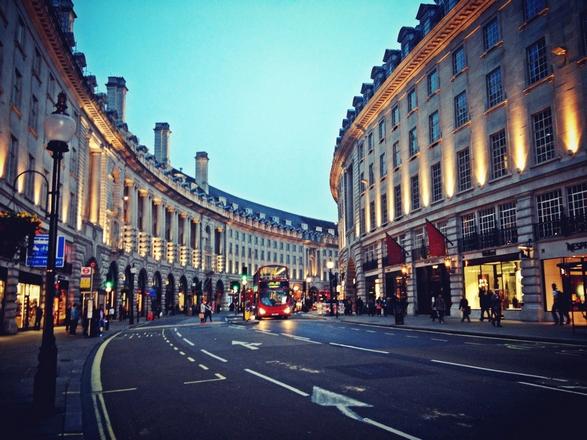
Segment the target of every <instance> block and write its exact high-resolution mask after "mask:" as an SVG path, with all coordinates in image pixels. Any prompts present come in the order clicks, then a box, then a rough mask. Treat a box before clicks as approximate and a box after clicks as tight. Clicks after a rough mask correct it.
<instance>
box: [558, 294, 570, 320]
mask: <svg viewBox="0 0 587 440" xmlns="http://www.w3.org/2000/svg"><path fill="white" fill-rule="evenodd" d="M559 297H560V299H559V310H560V313H559V315H560V325H563V324H570V323H571V315H570V311H571V307H572V301H571V295H570V294H569V292H567V291H566V290H564V289H563V291H562V292H561V293H560V296H559ZM563 321H564V322H563Z"/></svg>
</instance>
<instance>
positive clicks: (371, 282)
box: [365, 275, 382, 301]
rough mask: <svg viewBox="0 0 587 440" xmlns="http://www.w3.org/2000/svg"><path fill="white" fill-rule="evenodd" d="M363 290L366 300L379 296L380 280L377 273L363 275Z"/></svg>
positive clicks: (373, 299) (375, 298) (372, 299)
mask: <svg viewBox="0 0 587 440" xmlns="http://www.w3.org/2000/svg"><path fill="white" fill-rule="evenodd" d="M365 291H366V292H367V301H375V300H377V299H379V298H381V294H382V292H381V280H380V279H379V277H378V276H377V275H371V276H367V277H365Z"/></svg>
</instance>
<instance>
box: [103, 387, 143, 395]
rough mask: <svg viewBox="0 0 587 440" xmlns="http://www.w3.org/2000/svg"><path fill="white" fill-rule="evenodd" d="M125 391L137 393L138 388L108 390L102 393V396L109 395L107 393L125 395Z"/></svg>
mask: <svg viewBox="0 0 587 440" xmlns="http://www.w3.org/2000/svg"><path fill="white" fill-rule="evenodd" d="M125 391H136V388H121V389H119V390H107V391H102V394H107V393H123V392H125Z"/></svg>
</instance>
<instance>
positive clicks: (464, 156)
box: [457, 148, 471, 192]
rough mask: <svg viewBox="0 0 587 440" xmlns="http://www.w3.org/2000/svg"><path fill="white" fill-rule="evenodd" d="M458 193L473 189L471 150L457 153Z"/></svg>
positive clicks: (467, 149) (466, 149)
mask: <svg viewBox="0 0 587 440" xmlns="http://www.w3.org/2000/svg"><path fill="white" fill-rule="evenodd" d="M457 179H458V180H457V191H459V192H460V191H465V190H467V189H469V188H471V158H470V156H469V148H465V149H463V150H461V151H457Z"/></svg>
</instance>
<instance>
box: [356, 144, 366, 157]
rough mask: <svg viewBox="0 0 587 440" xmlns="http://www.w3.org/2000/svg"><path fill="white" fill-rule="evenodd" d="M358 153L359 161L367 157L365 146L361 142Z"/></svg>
mask: <svg viewBox="0 0 587 440" xmlns="http://www.w3.org/2000/svg"><path fill="white" fill-rule="evenodd" d="M357 152H358V153H359V160H362V159H363V157H365V144H364V143H363V142H359V146H358V148H357Z"/></svg>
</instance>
